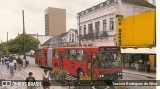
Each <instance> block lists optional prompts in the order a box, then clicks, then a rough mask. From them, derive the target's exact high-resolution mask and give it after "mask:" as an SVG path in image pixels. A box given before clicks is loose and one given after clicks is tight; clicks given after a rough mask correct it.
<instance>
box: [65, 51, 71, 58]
mask: <svg viewBox="0 0 160 89" xmlns="http://www.w3.org/2000/svg"><path fill="white" fill-rule="evenodd" d="M69 55H70V51H69V50H66V51H65V59H69Z"/></svg>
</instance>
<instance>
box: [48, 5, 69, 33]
mask: <svg viewBox="0 0 160 89" xmlns="http://www.w3.org/2000/svg"><path fill="white" fill-rule="evenodd" d="M64 32H66V10H65V9H60V8H53V7H48V8H47V9H46V10H45V35H50V36H59V35H60V34H62V33H64Z"/></svg>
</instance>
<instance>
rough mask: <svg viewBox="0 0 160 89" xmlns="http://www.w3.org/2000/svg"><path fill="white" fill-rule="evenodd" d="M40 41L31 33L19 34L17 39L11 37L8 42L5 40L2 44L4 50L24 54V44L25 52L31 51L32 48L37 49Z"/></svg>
mask: <svg viewBox="0 0 160 89" xmlns="http://www.w3.org/2000/svg"><path fill="white" fill-rule="evenodd" d="M39 43H40V42H39V41H38V40H37V39H35V38H34V37H32V36H30V35H27V34H25V35H19V36H17V37H16V38H15V39H13V40H12V39H11V40H10V41H8V42H5V43H3V44H1V45H2V49H3V51H6V52H10V53H14V54H15V53H16V54H22V53H23V51H24V45H25V52H29V51H31V50H35V49H36V48H37V47H38V45H39Z"/></svg>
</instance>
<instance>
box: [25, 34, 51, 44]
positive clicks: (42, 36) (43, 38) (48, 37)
mask: <svg viewBox="0 0 160 89" xmlns="http://www.w3.org/2000/svg"><path fill="white" fill-rule="evenodd" d="M28 35H30V36H33V37H34V38H36V39H37V40H39V41H40V44H39V47H42V46H44V45H43V44H44V43H46V41H48V40H49V39H51V38H52V36H45V35H38V34H28Z"/></svg>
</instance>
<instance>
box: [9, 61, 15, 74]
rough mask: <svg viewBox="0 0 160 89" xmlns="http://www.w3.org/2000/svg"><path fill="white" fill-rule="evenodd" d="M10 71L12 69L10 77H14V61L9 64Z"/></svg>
mask: <svg viewBox="0 0 160 89" xmlns="http://www.w3.org/2000/svg"><path fill="white" fill-rule="evenodd" d="M9 69H10V75H11V76H14V63H13V61H12V60H11V61H10V63H9Z"/></svg>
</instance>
